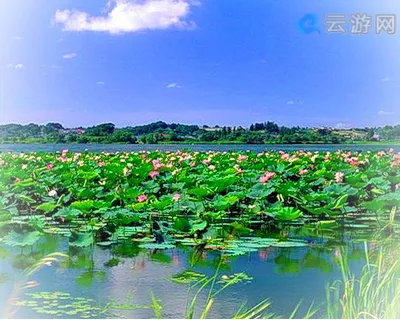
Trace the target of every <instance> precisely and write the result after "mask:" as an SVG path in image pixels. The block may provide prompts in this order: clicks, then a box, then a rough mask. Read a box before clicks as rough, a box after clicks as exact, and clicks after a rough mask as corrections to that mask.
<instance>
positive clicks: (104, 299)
mask: <svg viewBox="0 0 400 320" xmlns="http://www.w3.org/2000/svg"><path fill="white" fill-rule="evenodd" d="M342 241H347V240H346V238H342V239H340V240H337V239H336V240H335V239H324V240H323V241H311V242H310V244H309V245H308V246H306V247H301V248H273V247H268V248H265V249H262V250H259V251H252V252H249V253H248V254H246V255H240V256H221V253H220V252H218V251H210V250H204V248H201V247H200V248H195V247H190V246H186V247H185V246H182V247H179V248H175V249H169V250H158V249H155V250H144V249H140V248H139V247H138V246H137V244H135V243H132V242H131V241H127V242H124V243H121V244H118V245H114V246H112V247H101V246H95V247H93V248H91V247H88V248H79V247H71V246H69V244H68V239H65V238H62V237H58V236H51V235H48V236H46V237H43V238H42V239H41V240H40V241H39V242H38V243H37V244H36V245H34V246H32V247H31V248H28V247H27V248H25V249H24V250H23V251H22V252H21V250H20V249H19V248H10V247H8V246H4V245H3V246H0V294H1V296H2V297H3V299H1V302H0V308H1V309H3V310H4V309H5V307H6V305H7V303H8V304H9V303H12V301H11V302H10V301H9V299H10V297H13V295H14V294H15V290H14V289H15V284H16V283H18V282H19V281H20V280H21V279H22V278H21V274H22V270H24V269H25V268H26V267H29V266H31V265H33V264H35V263H37V262H38V261H39V260H40V259H42V258H43V257H45V256H46V255H48V254H49V253H51V252H54V251H60V252H65V253H67V254H68V257H69V258H68V259H65V260H64V261H61V262H60V263H57V264H55V263H54V264H51V263H50V264H48V265H45V266H43V268H41V269H40V270H39V271H38V272H37V273H35V274H34V275H33V276H32V277H31V278H30V279H26V280H24V281H25V282H23V284H24V285H26V283H27V281H31V284H35V285H32V286H30V287H29V288H25V289H24V290H23V291H20V292H19V294H18V295H17V296H18V300H19V301H24V300H26V299H27V296H25V295H26V294H27V293H33V292H47V291H48V292H54V291H58V292H64V293H68V294H69V295H70V296H71V299H73V297H82V298H85V299H93V300H94V301H96V303H98V304H100V305H104V306H105V305H107V303H109V302H110V301H111V300H113V301H115V303H116V304H118V306H119V307H118V308H119V310H118V312H117V313H118V316H126V317H144V318H151V317H153V316H154V314H153V311H152V310H151V309H149V308H148V307H144V306H148V305H149V303H150V301H151V294H152V293H153V294H154V295H155V296H156V297H157V298H158V299H160V300H161V301H162V304H163V307H164V310H163V311H164V312H165V313H164V316H165V317H179V318H180V317H183V316H184V311H185V310H184V306H185V305H186V299H187V292H188V289H189V284H187V283H176V282H174V281H171V278H172V277H173V276H176V275H177V274H179V273H182V272H183V271H185V270H191V271H193V272H197V273H199V274H204V275H205V276H207V277H211V276H213V275H214V274H215V272H216V270H217V268H219V274H220V275H221V276H222V275H224V276H226V277H229V276H230V275H233V274H235V273H241V272H244V273H245V274H247V275H248V276H249V277H252V278H253V280H252V281H251V282H249V283H248V282H246V283H239V284H238V285H237V286H235V287H233V288H232V289H229V290H228V291H226V292H223V293H221V295H220V296H218V299H216V302H215V306H214V309H213V312H212V313H211V314H210V316H212V317H223V318H227V317H232V316H233V314H234V312H235V311H236V310H237V309H238V308H239V307H240V306H241V305H242V303H243V302H244V301H247V302H248V305H249V306H250V305H255V304H257V303H258V302H260V301H261V300H263V299H265V298H268V297H269V298H270V299H271V301H272V302H273V304H272V310H273V311H275V312H277V313H278V314H282V315H285V314H288V312H289V310H290V308H293V307H295V306H296V304H297V302H299V301H300V300H304V301H305V305H307V303H308V302H309V303H311V301H313V300H318V301H316V302H322V301H324V297H325V293H324V289H325V285H326V283H327V282H329V281H332V280H334V279H337V278H339V276H340V273H339V270H338V265H337V259H336V258H335V252H337V248H338V243H341V242H342ZM328 243H331V244H333V245H329V244H328ZM347 243H348V244H347V246H348V248H349V258H350V259H351V260H352V261H353V264H354V269H355V270H356V269H357V268H359V267H360V266H361V265H362V264H363V260H364V251H363V250H364V249H363V247H362V245H360V244H357V243H351V242H349V241H347ZM282 295H284V296H285V297H286V298H285V300H288V301H292V302H293V305H288V303H285V302H283V301H282V299H281V297H282ZM127 296H128V297H130V298H129V299H128V300H129V301H128V300H127ZM57 299H58V298H57ZM205 299H206V293H204V294H201V295H200V297H199V307H198V308H201V306H202V305H201V303H202V302H205ZM121 301H122V302H121ZM54 303H55V302H54ZM122 305H125V307H126V308H122ZM128 305H131V307H130V309H129V308H128V309H129V310H121V309H127V306H128ZM133 305H134V306H142V307H141V308H133V307H132V306H133ZM308 305H309V304H308ZM37 308H39V307H37ZM87 308H89V307H87ZM38 310H39V311H38ZM40 310H41V309H40V308H39V309H37V310H36V311H35V310H34V309H33V308H32V307H29V306H19V308H18V309H17V311H16V314H15V316H16V317H19V318H32V317H46V316H49V315H48V314H47V315H46V314H42V313H40ZM108 312H110V313H109V314H108V316H112V315H115V310H109V311H108ZM53 316H57V315H53ZM64 316H65V315H64Z"/></svg>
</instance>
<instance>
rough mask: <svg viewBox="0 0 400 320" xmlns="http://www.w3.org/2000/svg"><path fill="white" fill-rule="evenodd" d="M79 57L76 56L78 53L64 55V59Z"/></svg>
mask: <svg viewBox="0 0 400 320" xmlns="http://www.w3.org/2000/svg"><path fill="white" fill-rule="evenodd" d="M77 56H78V55H77V54H76V53H67V54H64V55H63V56H62V57H63V58H64V59H73V58H75V57H77Z"/></svg>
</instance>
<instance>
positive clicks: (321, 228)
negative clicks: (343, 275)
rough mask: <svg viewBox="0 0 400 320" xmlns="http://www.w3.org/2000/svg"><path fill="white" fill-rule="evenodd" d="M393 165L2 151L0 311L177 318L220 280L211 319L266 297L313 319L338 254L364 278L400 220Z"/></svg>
mask: <svg viewBox="0 0 400 320" xmlns="http://www.w3.org/2000/svg"><path fill="white" fill-rule="evenodd" d="M399 168H400V154H397V153H394V152H393V151H392V150H388V151H380V152H349V151H336V152H318V151H315V152H305V151H296V152H290V153H286V152H276V151H268V152H261V153H254V152H215V151H210V152H184V151H177V152H158V151H146V152H144V151H142V152H130V153H128V152H122V153H118V152H116V153H106V152H103V153H91V152H83V153H73V152H68V151H67V150H64V151H62V152H59V153H44V152H43V153H42V152H36V153H26V154H24V153H21V154H16V153H5V154H1V155H0V226H1V229H0V230H1V233H0V259H1V260H0V266H1V268H0V293H1V295H2V296H3V297H5V298H4V299H2V304H3V305H1V306H0V308H1V309H4V310H5V312H6V314H4V315H3V316H7V317H8V316H11V315H14V316H16V317H56V316H59V317H72V318H76V317H83V318H85V317H86V318H91V317H122V316H127V317H145V318H150V317H154V315H159V316H162V317H168V318H173V317H175V318H176V317H183V316H185V315H186V314H187V312H186V311H187V310H188V309H190V306H189V307H187V305H188V297H191V295H190V294H188V289H190V288H191V287H192V286H194V287H195V285H198V284H199V283H204V281H207V280H206V279H213V281H212V284H213V290H214V291H213V293H209V292H208V291H207V292H203V291H202V292H200V293H199V295H198V300H199V301H200V302H201V301H208V300H207V298H209V297H214V295H215V296H217V295H218V297H216V302H214V303H215V305H214V306H213V309H212V311H210V313H209V316H212V317H222V318H227V317H232V316H233V315H235V313H236V311H237V310H238V309H239V308H240V306H241V305H242V303H243V302H248V305H249V307H251V306H254V305H256V304H257V303H259V302H260V301H262V300H263V299H265V298H270V299H271V302H272V306H271V310H272V311H273V312H276V313H277V314H279V315H286V316H288V315H289V314H290V312H291V311H292V310H293V309H294V308H295V307H296V305H297V304H298V303H299V301H300V300H303V302H304V304H302V305H301V306H300V308H299V309H298V312H304V313H306V312H307V310H308V307H309V306H310V304H311V302H312V301H314V302H315V303H322V302H323V301H325V285H326V283H327V282H329V281H333V280H335V279H337V278H338V277H339V276H340V270H339V268H338V265H337V257H338V250H339V247H341V246H343V245H344V246H346V247H347V249H348V251H349V257H351V259H352V265H351V266H352V269H354V270H355V272H356V271H357V270H359V269H360V268H361V265H362V264H363V262H364V259H365V255H364V254H363V249H364V247H367V248H369V247H370V246H373V244H372V242H369V240H370V238H371V235H372V233H373V231H375V230H377V229H379V228H381V227H382V226H384V225H386V224H387V222H388V221H392V222H393V221H397V220H398V211H397V207H398V205H399V202H400V190H399V188H398V186H399V184H400V170H399ZM391 232H392V233H393V234H395V235H399V229H398V228H393V229H392V230H391ZM54 252H56V253H54ZM213 275H216V276H214V278H212V277H213ZM231 285H235V287H234V288H232V289H230V288H229V287H230V286H231ZM192 289H193V288H192ZM195 292H196V291H195ZM189 300H190V299H189ZM199 305H201V303H199ZM198 308H200V309H198ZM194 309H196V312H198V313H197V314H196V313H195V316H197V317H199V316H200V314H201V307H197V306H196V307H194ZM317 315H318V313H317ZM192 316H193V315H192ZM321 316H322V315H321Z"/></svg>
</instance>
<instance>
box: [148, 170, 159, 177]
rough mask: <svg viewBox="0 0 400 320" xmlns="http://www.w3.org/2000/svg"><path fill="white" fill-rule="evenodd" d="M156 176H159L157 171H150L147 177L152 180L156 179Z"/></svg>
mask: <svg viewBox="0 0 400 320" xmlns="http://www.w3.org/2000/svg"><path fill="white" fill-rule="evenodd" d="M158 175H160V173H159V172H158V171H152V172H150V174H149V176H150V177H151V178H152V179H154V178H155V177H157V176H158Z"/></svg>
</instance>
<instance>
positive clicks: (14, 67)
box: [7, 63, 25, 70]
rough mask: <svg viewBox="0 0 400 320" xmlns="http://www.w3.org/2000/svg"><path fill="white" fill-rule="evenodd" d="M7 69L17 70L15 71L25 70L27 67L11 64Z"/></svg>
mask: <svg viewBox="0 0 400 320" xmlns="http://www.w3.org/2000/svg"><path fill="white" fill-rule="evenodd" d="M7 68H9V69H15V70H21V69H24V68H25V66H24V65H23V64H22V63H18V64H12V63H9V64H8V65H7Z"/></svg>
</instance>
